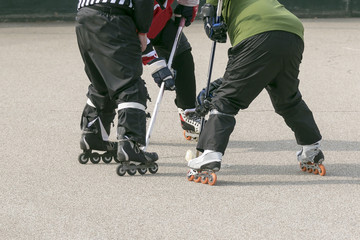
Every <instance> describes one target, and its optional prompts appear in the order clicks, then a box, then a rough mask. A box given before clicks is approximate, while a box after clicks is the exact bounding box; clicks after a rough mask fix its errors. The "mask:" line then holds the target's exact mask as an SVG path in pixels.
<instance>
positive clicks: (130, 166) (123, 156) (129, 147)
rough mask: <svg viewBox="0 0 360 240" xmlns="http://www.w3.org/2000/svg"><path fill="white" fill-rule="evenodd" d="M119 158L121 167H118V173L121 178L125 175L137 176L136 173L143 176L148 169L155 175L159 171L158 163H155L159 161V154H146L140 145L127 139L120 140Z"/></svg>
mask: <svg viewBox="0 0 360 240" xmlns="http://www.w3.org/2000/svg"><path fill="white" fill-rule="evenodd" d="M117 156H118V161H119V162H120V165H119V166H118V167H117V169H116V173H117V174H118V175H119V176H124V175H125V173H128V174H129V175H135V174H136V171H138V172H139V173H140V174H141V175H143V174H145V173H146V172H147V170H148V169H149V172H150V173H152V174H154V173H156V172H157V171H158V169H159V167H158V165H157V163H156V162H155V161H156V160H158V159H159V157H158V155H157V153H155V152H144V151H143V150H141V149H140V146H139V144H137V143H136V142H133V141H131V140H129V139H127V138H124V139H120V141H119V143H118V153H117ZM131 162H136V163H139V164H135V163H131Z"/></svg>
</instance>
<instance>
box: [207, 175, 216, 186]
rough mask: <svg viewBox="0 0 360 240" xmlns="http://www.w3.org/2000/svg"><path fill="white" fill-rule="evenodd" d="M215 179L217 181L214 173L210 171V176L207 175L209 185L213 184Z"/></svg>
mask: <svg viewBox="0 0 360 240" xmlns="http://www.w3.org/2000/svg"><path fill="white" fill-rule="evenodd" d="M216 181H217V176H216V174H215V173H211V174H210V176H209V182H208V184H209V185H211V186H213V185H215V183H216Z"/></svg>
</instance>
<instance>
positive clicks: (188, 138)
mask: <svg viewBox="0 0 360 240" xmlns="http://www.w3.org/2000/svg"><path fill="white" fill-rule="evenodd" d="M185 133H186V131H185V130H184V138H185V139H186V140H188V141H190V140H191V137H190V136H188V137H187V136H186V134H185Z"/></svg>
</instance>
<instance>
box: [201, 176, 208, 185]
mask: <svg viewBox="0 0 360 240" xmlns="http://www.w3.org/2000/svg"><path fill="white" fill-rule="evenodd" d="M208 182H209V178H208V177H206V176H202V177H201V183H202V184H207V183H208Z"/></svg>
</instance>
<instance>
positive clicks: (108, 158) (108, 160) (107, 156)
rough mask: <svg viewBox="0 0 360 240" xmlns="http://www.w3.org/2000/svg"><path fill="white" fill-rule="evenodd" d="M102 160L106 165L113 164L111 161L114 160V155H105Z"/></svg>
mask: <svg viewBox="0 0 360 240" xmlns="http://www.w3.org/2000/svg"><path fill="white" fill-rule="evenodd" d="M101 159H102V161H103V162H104V163H111V160H112V155H111V154H110V153H104V154H103V155H102V156H101Z"/></svg>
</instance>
